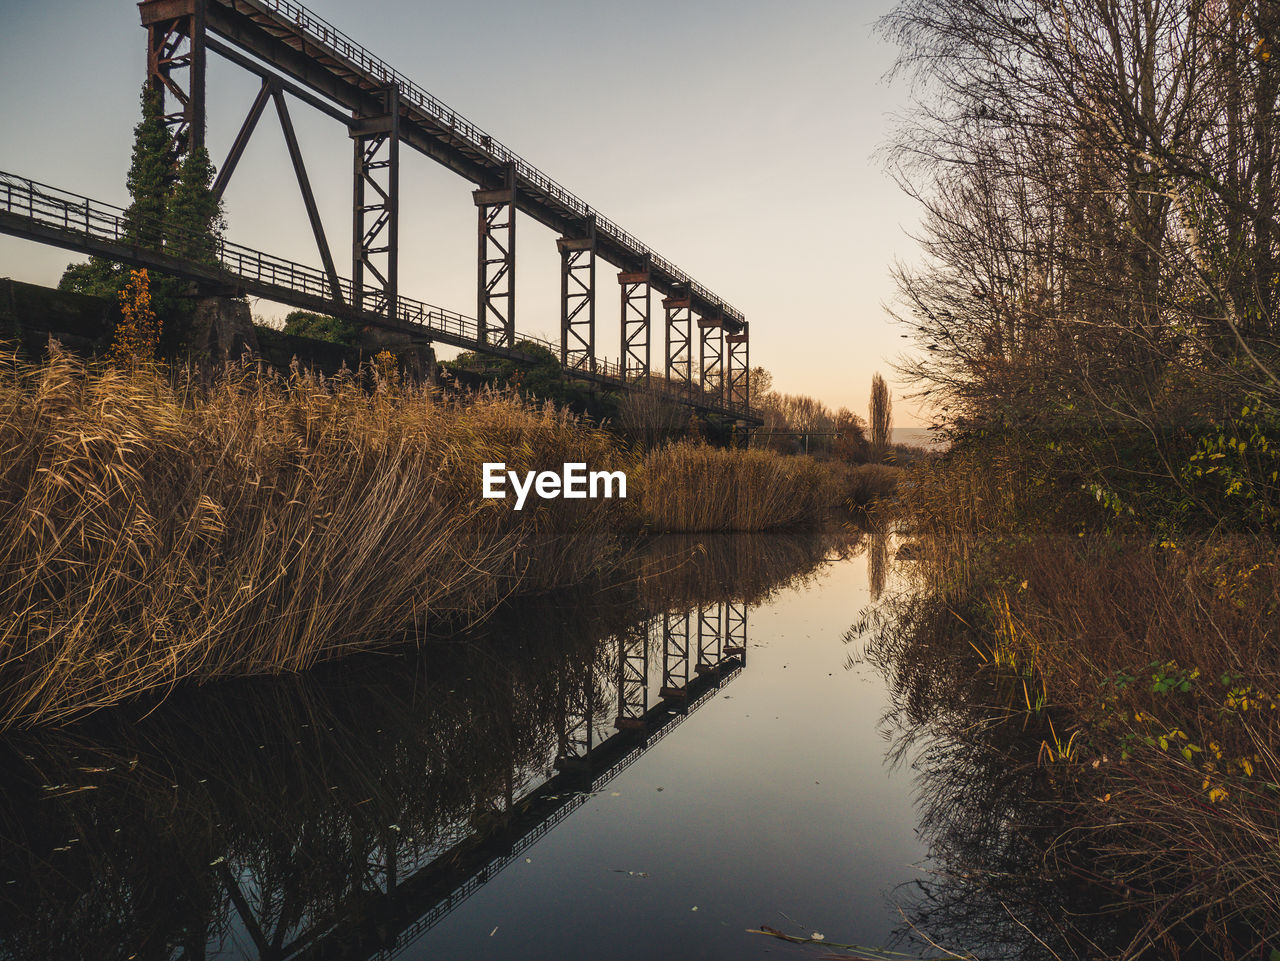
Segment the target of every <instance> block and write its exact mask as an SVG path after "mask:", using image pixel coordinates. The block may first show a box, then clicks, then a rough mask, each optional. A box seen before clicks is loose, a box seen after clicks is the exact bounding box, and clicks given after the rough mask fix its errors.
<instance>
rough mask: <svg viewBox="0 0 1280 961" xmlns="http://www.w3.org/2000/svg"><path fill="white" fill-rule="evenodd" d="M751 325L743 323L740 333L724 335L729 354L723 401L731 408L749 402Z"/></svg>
mask: <svg viewBox="0 0 1280 961" xmlns="http://www.w3.org/2000/svg"><path fill="white" fill-rule="evenodd" d="M750 329H751V325H750V324H749V323H744V324H743V325H742V332H741V333H738V334H730V333H726V334H725V338H724V340H725V346H726V348H727V350H728V352H729V358H728V361H729V393H728V396H727V397H725V400H727V401H728V402H729V404H730V405H731V406H735V405H738V404H741V405H743V406H744V407H745V406H747V405H748V404H749V403H750V402H751V353H750V351H751V338H750Z"/></svg>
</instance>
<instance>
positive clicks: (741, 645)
mask: <svg viewBox="0 0 1280 961" xmlns="http://www.w3.org/2000/svg"><path fill="white" fill-rule="evenodd" d="M721 653H722V654H724V656H725V657H734V656H737V657H741V658H742V663H743V664H746V662H747V605H746V603H744V602H743V601H729V602H728V603H727V604H725V606H724V650H723V651H722V652H721Z"/></svg>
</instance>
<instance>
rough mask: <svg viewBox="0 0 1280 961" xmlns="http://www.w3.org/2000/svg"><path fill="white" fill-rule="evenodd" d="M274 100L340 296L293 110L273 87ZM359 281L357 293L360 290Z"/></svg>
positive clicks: (332, 282) (323, 255) (324, 261)
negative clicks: (291, 113)
mask: <svg viewBox="0 0 1280 961" xmlns="http://www.w3.org/2000/svg"><path fill="white" fill-rule="evenodd" d="M271 98H272V100H274V101H275V105H276V114H277V115H278V116H279V118H280V129H281V131H282V132H283V133H284V142H285V146H286V147H288V148H289V160H290V161H291V162H292V163H293V173H294V175H295V176H296V177H297V178H298V189H299V190H301V191H302V203H303V205H304V206H305V207H306V208H307V219H308V220H309V221H311V233H312V234H313V235H314V236H315V238H316V248H317V249H318V250H319V252H320V262H321V263H322V264H323V265H324V272H325V273H326V274H327V275H328V277H329V283H330V285H331V289H332V290H333V291H334V293H335V294H338V295H339V296H340V294H339V292H340V291H341V290H342V285H341V283H340V282H339V281H338V269H337V267H335V266H334V263H333V254H332V252H331V251H330V250H329V241H328V239H327V238H326V237H325V235H324V223H323V222H322V221H321V220H320V208H319V207H317V206H316V196H315V193H314V192H313V191H312V190H311V178H310V177H308V176H307V168H306V165H305V164H304V163H303V162H302V148H301V147H299V146H298V135H297V133H295V132H294V129H293V120H292V119H291V118H290V117H289V107H288V105H287V104H286V103H285V102H284V93H283V92H281V90H280V88H279V87H277V86H275V85H274V84H273V85H272V88H271ZM359 289H360V287H359V282H358V281H357V284H356V290H357V292H358V291H359Z"/></svg>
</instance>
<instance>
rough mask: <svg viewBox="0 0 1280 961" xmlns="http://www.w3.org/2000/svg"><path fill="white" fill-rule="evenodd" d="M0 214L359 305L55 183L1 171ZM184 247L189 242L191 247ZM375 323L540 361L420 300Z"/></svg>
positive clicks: (347, 287) (726, 406)
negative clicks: (203, 252) (150, 240)
mask: <svg viewBox="0 0 1280 961" xmlns="http://www.w3.org/2000/svg"><path fill="white" fill-rule="evenodd" d="M0 212H2V213H5V214H9V215H13V216H18V217H22V218H24V219H26V220H28V221H30V222H32V223H33V224H39V225H40V226H43V227H48V228H53V229H55V230H57V231H59V232H60V233H62V234H64V235H69V236H78V237H84V238H86V239H87V240H98V241H108V242H111V243H117V244H128V245H130V246H138V247H141V248H142V249H148V250H151V251H152V252H155V253H159V254H165V255H168V256H170V257H174V258H176V259H179V260H182V259H187V260H188V263H189V264H190V266H191V267H193V268H195V267H198V268H203V269H204V270H206V271H208V270H213V271H220V272H222V273H224V274H225V275H227V280H228V281H229V282H231V283H232V284H234V283H235V282H237V281H239V282H241V283H244V282H249V283H252V284H257V285H259V286H261V287H267V288H274V289H275V290H277V291H280V292H290V293H295V294H302V295H304V296H307V297H310V298H314V299H317V300H322V301H327V302H329V303H331V304H332V305H333V307H334V309H339V308H341V307H344V306H345V307H346V308H350V307H351V306H352V305H353V304H354V303H355V285H354V284H353V283H352V282H351V281H350V280H349V279H347V278H344V277H339V278H338V279H337V280H338V286H337V288H336V289H335V287H334V286H333V282H332V281H331V280H330V278H329V275H328V274H327V273H326V272H325V271H323V270H321V269H319V268H316V267H308V266H306V265H305V264H299V263H295V262H294V261H291V260H285V259H284V258H283V257H276V256H274V255H272V254H268V253H264V252H262V251H260V250H254V249H253V248H252V247H246V246H244V245H243V244H237V243H233V242H232V241H229V240H218V241H217V243H216V245H215V247H214V250H213V251H212V256H213V258H214V260H215V261H216V263H201V262H199V261H194V260H189V259H188V258H184V257H183V256H182V254H180V253H178V251H182V250H183V249H187V250H192V249H199V246H200V245H201V244H202V243H206V242H207V241H205V240H204V239H203V238H201V237H199V236H198V235H195V234H192V233H189V232H184V231H179V230H176V229H175V228H173V227H172V226H170V225H164V224H157V223H154V222H151V221H147V220H141V219H138V218H131V217H130V216H129V214H128V212H127V211H126V210H125V209H124V208H122V207H116V206H114V205H112V204H106V203H102V202H100V201H97V200H91V199H89V198H88V197H84V196H82V195H80V194H74V193H71V192H69V191H66V190H61V189H59V188H57V187H51V186H49V185H48V184H42V183H39V182H37V181H34V180H30V179H28V178H26V177H20V176H18V175H16V174H11V173H6V172H4V171H0ZM140 235H141V236H149V237H157V238H162V239H161V241H160V244H159V246H158V247H145V246H144V245H139V244H138V243H137V240H136V238H137V237H138V236H140ZM184 241H185V242H186V243H184ZM382 296H383V292H382V291H381V289H379V288H375V287H369V286H365V287H363V288H362V289H361V300H362V302H364V303H377V302H379V300H380V298H381V297H382ZM363 314H365V315H367V316H368V317H370V318H371V319H373V318H377V319H380V320H384V321H385V320H388V319H389V320H392V321H394V322H397V323H399V324H403V325H406V326H412V327H420V328H422V329H423V330H424V331H425V332H426V334H427V336H428V337H431V336H433V335H444V336H445V337H449V338H452V339H453V340H456V341H461V342H462V343H463V345H464V346H466V347H468V348H470V349H472V350H476V351H480V352H482V353H489V354H494V355H497V356H500V357H507V358H510V359H512V360H516V361H521V360H525V361H531V362H536V361H537V358H536V357H533V356H531V355H529V354H528V353H524V352H521V351H520V350H519V349H518V346H517V347H515V349H508V348H497V347H494V346H493V345H491V344H488V343H486V342H485V341H484V340H482V339H481V336H480V329H479V325H478V324H477V323H476V321H475V319H474V318H472V317H468V316H466V315H465V314H460V313H458V312H457V311H454V310H448V309H447V308H444V307H437V306H435V305H434V304H429V303H427V302H426V301H423V300H417V299H416V298H413V297H405V296H400V297H397V298H396V309H395V315H394V317H391V318H387V317H386V316H385V315H383V314H380V313H378V312H376V311H371V310H365V311H363ZM521 342H523V343H529V344H534V345H537V346H539V347H542V348H545V349H546V350H548V351H550V352H551V354H552V356H553V357H559V356H560V345H559V344H556V343H553V342H551V341H549V340H544V339H543V338H540V337H533V336H521V337H519V339H518V341H517V343H521ZM563 369H564V370H565V372H566V373H567V374H570V375H577V376H581V377H586V378H590V379H594V380H599V381H602V382H605V383H611V384H616V385H617V386H619V387H625V388H629V389H633V390H635V389H643V390H646V391H650V392H652V393H655V394H657V395H659V396H661V397H663V398H665V399H668V400H670V401H672V402H675V403H681V404H698V405H701V406H703V407H706V408H708V409H711V410H716V411H721V412H723V413H727V414H732V415H735V416H741V417H746V418H754V419H758V418H759V413H758V412H757V411H755V410H753V409H752V408H751V407H749V406H748V405H746V404H734V403H731V402H729V401H727V400H725V399H723V398H722V397H721V396H720V395H719V394H718V393H716V392H713V391H703V390H702V389H701V388H700V386H698V387H695V389H694V390H692V391H682V390H674V389H671V388H669V387H666V386H664V385H657V384H652V383H649V384H644V385H642V384H638V383H637V382H636V381H635V380H634V379H632V380H628V379H627V378H626V377H625V376H624V371H623V370H622V367H621V365H620V364H619V363H618V362H617V361H615V360H610V359H606V358H597V360H596V368H595V370H594V371H590V370H585V369H574V368H563Z"/></svg>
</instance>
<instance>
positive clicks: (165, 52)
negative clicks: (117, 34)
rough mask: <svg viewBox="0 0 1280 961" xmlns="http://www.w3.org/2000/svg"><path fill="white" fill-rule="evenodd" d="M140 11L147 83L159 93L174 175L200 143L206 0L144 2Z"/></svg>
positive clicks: (202, 115) (151, 0)
mask: <svg viewBox="0 0 1280 961" xmlns="http://www.w3.org/2000/svg"><path fill="white" fill-rule="evenodd" d="M138 12H139V14H140V15H141V17H142V25H143V26H144V27H145V28H146V30H147V84H148V85H149V86H150V87H151V89H152V90H155V91H157V92H158V93H159V94H160V102H161V112H162V113H163V114H164V120H165V124H166V126H168V128H169V132H170V134H171V135H172V137H173V158H172V160H173V170H174V172H175V175H176V171H177V168H178V165H179V164H180V163H181V161H182V159H183V158H184V157H186V155H187V154H188V153H189V152H190V151H191V150H194V149H196V148H199V147H203V146H204V134H205V59H206V52H205V35H206V33H207V23H208V18H207V2H206V0H144V2H142V3H140V4H138ZM171 99H172V100H173V101H174V103H173V104H172V105H170V100H171Z"/></svg>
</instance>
